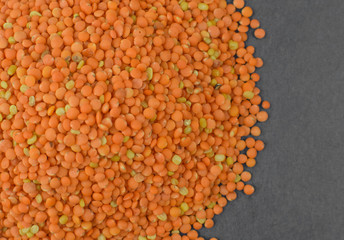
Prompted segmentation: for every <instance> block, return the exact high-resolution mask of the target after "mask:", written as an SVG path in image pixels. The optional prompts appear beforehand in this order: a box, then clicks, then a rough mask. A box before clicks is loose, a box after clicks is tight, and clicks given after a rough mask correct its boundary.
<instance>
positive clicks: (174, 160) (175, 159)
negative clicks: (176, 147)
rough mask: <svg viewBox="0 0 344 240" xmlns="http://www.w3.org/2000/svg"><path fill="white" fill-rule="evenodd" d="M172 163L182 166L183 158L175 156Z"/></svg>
mask: <svg viewBox="0 0 344 240" xmlns="http://www.w3.org/2000/svg"><path fill="white" fill-rule="evenodd" d="M172 162H173V163H174V164H176V165H180V164H181V163H182V158H181V157H180V156H178V155H174V156H173V157H172Z"/></svg>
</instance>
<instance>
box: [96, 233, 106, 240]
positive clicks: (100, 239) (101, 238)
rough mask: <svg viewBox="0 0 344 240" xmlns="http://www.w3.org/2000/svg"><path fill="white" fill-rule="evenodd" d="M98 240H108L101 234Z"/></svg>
mask: <svg viewBox="0 0 344 240" xmlns="http://www.w3.org/2000/svg"><path fill="white" fill-rule="evenodd" d="M98 240H106V237H105V236H104V235H103V234H100V235H99V237H98Z"/></svg>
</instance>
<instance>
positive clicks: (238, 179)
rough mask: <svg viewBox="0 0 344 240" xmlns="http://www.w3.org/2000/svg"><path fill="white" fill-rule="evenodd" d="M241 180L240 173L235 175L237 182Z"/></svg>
mask: <svg viewBox="0 0 344 240" xmlns="http://www.w3.org/2000/svg"><path fill="white" fill-rule="evenodd" d="M240 180H241V176H240V175H239V174H237V175H236V176H235V180H234V181H235V182H236V183H237V182H239V181H240Z"/></svg>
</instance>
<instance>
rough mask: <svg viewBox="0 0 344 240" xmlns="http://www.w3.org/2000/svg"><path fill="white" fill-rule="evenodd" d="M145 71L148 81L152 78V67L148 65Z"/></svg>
mask: <svg viewBox="0 0 344 240" xmlns="http://www.w3.org/2000/svg"><path fill="white" fill-rule="evenodd" d="M146 72H147V78H148V80H149V81H150V80H152V79H153V68H151V67H148V68H147V70H146Z"/></svg>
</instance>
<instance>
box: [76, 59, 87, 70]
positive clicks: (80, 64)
mask: <svg viewBox="0 0 344 240" xmlns="http://www.w3.org/2000/svg"><path fill="white" fill-rule="evenodd" d="M84 65H85V61H84V60H81V61H80V62H79V63H78V66H77V67H76V69H78V70H80V69H81V68H82V67H83V66H84Z"/></svg>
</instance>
